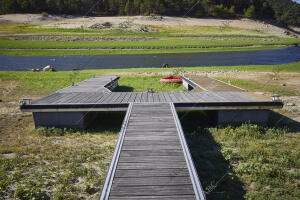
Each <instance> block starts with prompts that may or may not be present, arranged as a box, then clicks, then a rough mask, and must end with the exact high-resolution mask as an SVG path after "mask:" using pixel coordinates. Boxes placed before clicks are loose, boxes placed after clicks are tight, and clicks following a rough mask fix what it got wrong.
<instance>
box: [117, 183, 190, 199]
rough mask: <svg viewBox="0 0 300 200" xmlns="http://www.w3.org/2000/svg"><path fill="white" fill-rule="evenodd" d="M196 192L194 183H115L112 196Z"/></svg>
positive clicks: (187, 193)
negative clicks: (157, 184)
mask: <svg viewBox="0 0 300 200" xmlns="http://www.w3.org/2000/svg"><path fill="white" fill-rule="evenodd" d="M191 194H194V190H193V185H167V186H162V185H159V186H132V187H127V186H117V187H115V186H114V185H113V187H112V190H111V195H112V196H129V195H130V196H131V195H133V196H137V195H143V196H153V195H154V196H156V195H158V196H159V195H191Z"/></svg>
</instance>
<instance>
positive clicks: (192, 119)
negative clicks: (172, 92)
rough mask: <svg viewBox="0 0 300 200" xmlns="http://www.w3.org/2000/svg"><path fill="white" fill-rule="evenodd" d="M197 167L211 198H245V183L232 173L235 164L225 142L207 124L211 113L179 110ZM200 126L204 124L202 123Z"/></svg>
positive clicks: (208, 196)
mask: <svg viewBox="0 0 300 200" xmlns="http://www.w3.org/2000/svg"><path fill="white" fill-rule="evenodd" d="M178 115H179V118H180V119H181V124H182V127H183V129H184V133H185V136H186V139H187V143H188V145H189V148H190V151H191V154H192V157H193V160H194V163H195V167H196V169H197V172H198V175H199V178H200V181H201V184H202V187H203V190H204V191H205V193H206V197H207V199H208V200H215V199H234V200H235V199H236V200H240V199H244V197H243V196H244V194H245V190H244V189H243V183H242V182H241V181H240V180H239V178H238V177H237V176H235V175H234V173H232V166H231V165H230V164H229V162H228V161H226V159H225V158H224V156H223V155H222V153H221V146H220V145H219V144H218V143H217V142H216V141H215V140H214V138H213V137H212V135H211V134H210V133H209V132H207V131H206V130H205V129H204V128H203V127H204V126H205V124H206V126H214V125H215V124H209V123H208V121H214V120H204V121H203V119H205V118H206V119H209V118H210V117H209V118H207V117H208V116H205V114H203V113H201V112H190V113H188V114H187V113H184V112H182V113H180V112H179V113H178ZM199 124H200V126H202V127H199Z"/></svg>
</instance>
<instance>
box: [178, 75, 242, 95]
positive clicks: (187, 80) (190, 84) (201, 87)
mask: <svg viewBox="0 0 300 200" xmlns="http://www.w3.org/2000/svg"><path fill="white" fill-rule="evenodd" d="M182 79H183V82H184V83H183V84H184V86H185V87H186V88H187V89H189V90H193V91H236V92H245V91H246V90H244V89H242V88H240V87H237V86H234V85H231V84H228V83H225V82H223V81H219V80H217V79H214V78H210V77H208V76H195V75H188V76H183V77H182Z"/></svg>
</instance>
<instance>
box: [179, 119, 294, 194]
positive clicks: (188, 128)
mask: <svg viewBox="0 0 300 200" xmlns="http://www.w3.org/2000/svg"><path fill="white" fill-rule="evenodd" d="M187 118H188V117H187ZM186 120H187V119H184V120H182V121H183V123H185V122H184V121H186ZM194 120H195V118H194ZM192 126H194V128H192ZM197 126H198V125H197V124H191V123H190V122H189V123H188V125H187V124H186V125H183V128H184V131H185V133H186V137H187V140H188V143H189V146H190V149H191V152H192V156H193V158H194V162H195V165H196V168H197V171H198V174H199V177H200V180H201V182H202V186H203V188H204V190H205V191H206V193H207V198H208V199H233V200H234V199H299V198H300V193H299V190H298V189H297V188H299V180H300V173H299V170H300V162H299V156H300V145H299V141H300V134H299V133H296V134H295V133H290V132H289V131H288V130H287V129H282V128H273V127H263V126H258V125H251V124H245V125H241V126H237V127H232V126H225V127H218V128H216V127H199V126H198V128H195V127H197ZM211 186H213V187H211ZM215 186H216V187H215ZM211 188H213V189H212V191H211Z"/></svg>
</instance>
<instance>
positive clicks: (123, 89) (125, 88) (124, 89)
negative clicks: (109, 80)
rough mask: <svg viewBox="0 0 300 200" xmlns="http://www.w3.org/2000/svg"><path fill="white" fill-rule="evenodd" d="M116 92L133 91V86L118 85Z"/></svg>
mask: <svg viewBox="0 0 300 200" xmlns="http://www.w3.org/2000/svg"><path fill="white" fill-rule="evenodd" d="M114 92H133V87H128V86H118V87H117V88H116V89H115V90H114Z"/></svg>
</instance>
